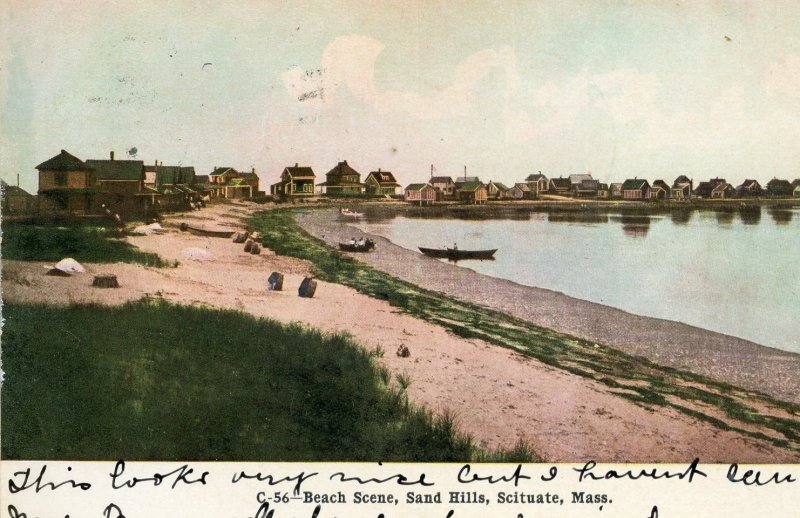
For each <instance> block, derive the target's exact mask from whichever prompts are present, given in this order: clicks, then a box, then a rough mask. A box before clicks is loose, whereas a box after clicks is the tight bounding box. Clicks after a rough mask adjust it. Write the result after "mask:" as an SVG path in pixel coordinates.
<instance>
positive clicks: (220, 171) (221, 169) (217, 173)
mask: <svg viewBox="0 0 800 518" xmlns="http://www.w3.org/2000/svg"><path fill="white" fill-rule="evenodd" d="M229 171H230V172H233V173H238V172H239V171H237V170H236V169H234V168H233V167H217V168H215V169H214V170H213V171H212V172H211V174H210V175H209V176H221V175H224V174H225V173H227V172H229Z"/></svg>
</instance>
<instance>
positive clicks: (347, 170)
mask: <svg viewBox="0 0 800 518" xmlns="http://www.w3.org/2000/svg"><path fill="white" fill-rule="evenodd" d="M344 175H357V176H358V177H359V178H360V177H361V173H359V172H358V171H356V170H355V169H353V168H352V167H350V165H349V164H348V163H347V160H344V161H342V162H339V163H338V164H336V165H335V166H334V167H333V169H331V170H330V171H328V172H327V174H326V175H325V176H326V177H327V178H328V181H329V182H330V181H331V180H332V179H337V178H339V177H341V176H344ZM331 177H333V178H331Z"/></svg>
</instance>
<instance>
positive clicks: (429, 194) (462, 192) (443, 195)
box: [404, 176, 508, 205]
mask: <svg viewBox="0 0 800 518" xmlns="http://www.w3.org/2000/svg"><path fill="white" fill-rule="evenodd" d="M507 191H508V188H507V187H505V186H504V185H503V184H501V183H496V182H489V183H488V184H484V183H483V182H481V180H480V178H478V177H477V176H462V177H459V178H456V180H455V181H453V179H452V178H451V177H449V176H431V181H430V182H428V183H412V184H411V185H409V186H407V187H406V188H405V193H404V199H405V201H407V202H409V203H415V204H420V205H429V204H432V203H433V202H435V201H458V202H461V203H467V204H473V205H477V204H483V203H486V201H487V200H488V199H489V198H499V197H500V196H502V195H503V194H504V193H506V192H507ZM490 192H491V194H490Z"/></svg>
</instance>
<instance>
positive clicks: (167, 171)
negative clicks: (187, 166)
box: [156, 165, 181, 185]
mask: <svg viewBox="0 0 800 518" xmlns="http://www.w3.org/2000/svg"><path fill="white" fill-rule="evenodd" d="M180 181H181V168H180V166H177V165H159V166H156V183H157V184H159V185H164V184H171V183H180Z"/></svg>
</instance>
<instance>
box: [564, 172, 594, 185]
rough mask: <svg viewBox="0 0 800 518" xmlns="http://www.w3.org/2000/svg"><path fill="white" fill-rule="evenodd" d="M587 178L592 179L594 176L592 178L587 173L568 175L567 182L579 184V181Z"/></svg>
mask: <svg viewBox="0 0 800 518" xmlns="http://www.w3.org/2000/svg"><path fill="white" fill-rule="evenodd" d="M587 180H594V178H592V175H591V174H589V173H585V174H571V175H569V183H570V184H572V185H573V186H575V185H579V184H580V183H581V182H584V181H587Z"/></svg>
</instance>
